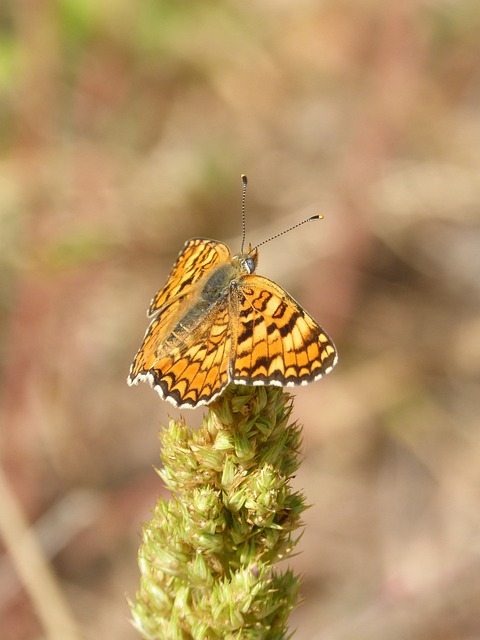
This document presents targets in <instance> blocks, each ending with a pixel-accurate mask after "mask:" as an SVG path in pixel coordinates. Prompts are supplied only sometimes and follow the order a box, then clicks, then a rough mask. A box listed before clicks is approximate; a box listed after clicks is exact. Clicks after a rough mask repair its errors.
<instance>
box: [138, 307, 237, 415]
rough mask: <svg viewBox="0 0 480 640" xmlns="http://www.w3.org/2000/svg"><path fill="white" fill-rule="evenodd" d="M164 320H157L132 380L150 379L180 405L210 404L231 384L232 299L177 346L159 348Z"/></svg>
mask: <svg viewBox="0 0 480 640" xmlns="http://www.w3.org/2000/svg"><path fill="white" fill-rule="evenodd" d="M161 322H162V320H154V321H153V323H152V325H151V329H150V330H149V333H148V334H147V336H146V337H145V340H144V343H143V345H142V348H141V350H140V351H139V353H138V355H137V358H136V359H135V363H134V366H135V364H136V365H137V370H136V371H134V370H132V374H131V376H130V384H132V383H133V384H136V383H137V382H138V381H139V380H147V381H148V382H150V384H151V386H152V387H153V388H154V389H155V390H156V391H158V393H159V394H160V396H161V397H162V398H163V399H164V400H168V401H169V402H171V403H172V404H174V405H175V406H176V407H196V406H197V405H201V404H208V403H209V402H211V401H212V400H213V399H214V398H216V397H217V395H218V394H219V393H221V391H223V389H224V388H225V387H226V385H227V384H228V362H229V359H230V350H231V336H230V332H229V313H228V300H225V301H224V302H223V303H222V304H219V305H217V306H216V307H215V308H214V309H212V311H211V313H210V314H209V315H207V316H203V317H202V318H199V324H198V328H197V330H196V331H194V332H192V333H190V334H188V335H187V336H185V340H184V341H183V342H182V343H181V344H179V345H177V346H176V347H175V348H173V349H171V350H170V349H161V350H160V351H158V349H157V348H156V341H157V340H156V336H157V335H160V334H162V333H163V328H162V326H161Z"/></svg>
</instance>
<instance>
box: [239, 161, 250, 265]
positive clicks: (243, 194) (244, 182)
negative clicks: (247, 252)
mask: <svg viewBox="0 0 480 640" xmlns="http://www.w3.org/2000/svg"><path fill="white" fill-rule="evenodd" d="M242 182H243V190H242V248H241V249H240V253H243V247H244V245H245V235H246V231H247V229H246V224H245V200H246V197H247V183H248V180H247V176H246V175H245V174H244V173H242Z"/></svg>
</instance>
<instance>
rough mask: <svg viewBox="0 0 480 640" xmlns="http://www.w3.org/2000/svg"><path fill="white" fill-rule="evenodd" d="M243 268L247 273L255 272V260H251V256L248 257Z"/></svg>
mask: <svg viewBox="0 0 480 640" xmlns="http://www.w3.org/2000/svg"><path fill="white" fill-rule="evenodd" d="M245 268H246V270H247V271H248V273H253V272H254V271H255V260H254V259H253V258H252V256H248V257H247V258H245Z"/></svg>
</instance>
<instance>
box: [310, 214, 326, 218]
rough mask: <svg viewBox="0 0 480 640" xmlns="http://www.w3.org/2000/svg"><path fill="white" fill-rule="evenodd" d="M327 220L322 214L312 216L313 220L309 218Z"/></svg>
mask: <svg viewBox="0 0 480 640" xmlns="http://www.w3.org/2000/svg"><path fill="white" fill-rule="evenodd" d="M324 218H325V216H323V215H322V214H321V213H317V215H315V216H312V217H311V218H309V220H323V219H324Z"/></svg>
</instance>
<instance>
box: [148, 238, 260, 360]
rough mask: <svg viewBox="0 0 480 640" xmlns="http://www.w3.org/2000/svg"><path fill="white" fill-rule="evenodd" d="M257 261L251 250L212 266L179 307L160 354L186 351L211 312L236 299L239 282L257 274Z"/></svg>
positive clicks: (256, 255)
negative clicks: (231, 298) (198, 328)
mask: <svg viewBox="0 0 480 640" xmlns="http://www.w3.org/2000/svg"><path fill="white" fill-rule="evenodd" d="M257 261H258V252H257V250H256V249H252V248H251V247H250V248H249V251H248V252H246V253H241V254H238V255H235V256H233V257H232V258H231V259H230V260H229V261H228V262H223V263H220V264H217V265H215V266H214V267H212V268H211V269H210V270H209V272H208V273H206V274H205V276H204V277H203V278H202V279H201V280H200V281H199V283H198V285H197V286H196V287H194V289H193V290H192V292H191V295H190V296H189V298H188V299H187V300H185V302H184V303H183V304H182V306H181V307H180V309H179V313H178V315H177V316H176V317H175V318H174V319H173V323H172V325H171V329H170V330H169V331H168V332H167V336H166V339H165V342H164V344H163V347H162V349H161V350H160V351H164V350H165V351H168V350H171V349H172V348H181V349H182V350H183V349H185V348H186V347H187V346H188V344H189V343H190V341H191V340H193V338H194V336H195V332H196V330H197V327H198V326H199V325H201V324H202V323H203V322H205V321H206V320H207V318H208V317H209V314H210V312H213V311H214V310H215V309H218V308H219V307H220V306H221V305H222V304H223V302H225V303H227V301H228V299H229V298H230V297H231V296H235V293H236V290H237V289H238V287H239V282H240V280H241V279H242V278H243V277H245V276H248V275H250V274H252V273H254V271H255V268H256V266H257Z"/></svg>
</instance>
